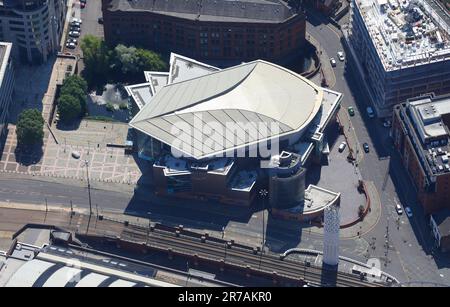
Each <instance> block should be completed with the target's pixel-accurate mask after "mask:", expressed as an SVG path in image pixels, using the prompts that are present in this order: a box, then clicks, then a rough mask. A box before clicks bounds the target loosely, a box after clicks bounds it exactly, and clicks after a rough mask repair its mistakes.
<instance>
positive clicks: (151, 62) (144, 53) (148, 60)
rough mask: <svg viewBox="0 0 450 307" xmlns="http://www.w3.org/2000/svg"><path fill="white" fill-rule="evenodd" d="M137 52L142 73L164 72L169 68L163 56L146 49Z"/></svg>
mask: <svg viewBox="0 0 450 307" xmlns="http://www.w3.org/2000/svg"><path fill="white" fill-rule="evenodd" d="M136 52H137V55H138V58H139V62H140V63H139V65H140V68H141V73H142V71H144V70H153V71H162V70H165V69H166V68H167V65H166V63H165V62H164V61H163V59H162V58H161V55H159V54H157V53H155V52H153V51H150V50H146V49H137V50H136Z"/></svg>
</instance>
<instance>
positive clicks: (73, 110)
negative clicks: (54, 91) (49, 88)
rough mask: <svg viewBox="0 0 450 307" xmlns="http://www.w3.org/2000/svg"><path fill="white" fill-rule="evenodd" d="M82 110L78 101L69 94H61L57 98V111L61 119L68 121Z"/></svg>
mask: <svg viewBox="0 0 450 307" xmlns="http://www.w3.org/2000/svg"><path fill="white" fill-rule="evenodd" d="M81 111H82V108H81V104H80V101H79V100H78V99H77V98H76V97H74V96H71V95H62V96H60V97H59V99H58V112H59V116H60V118H61V120H62V121H64V122H69V121H71V120H73V119H75V118H77V117H78V116H80V114H81Z"/></svg>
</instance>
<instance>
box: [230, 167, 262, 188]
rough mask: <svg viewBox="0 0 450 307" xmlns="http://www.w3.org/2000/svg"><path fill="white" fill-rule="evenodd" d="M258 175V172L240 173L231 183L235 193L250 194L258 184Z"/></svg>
mask: <svg viewBox="0 0 450 307" xmlns="http://www.w3.org/2000/svg"><path fill="white" fill-rule="evenodd" d="M257 177H258V173H257V172H256V171H240V172H239V173H237V174H236V175H234V177H233V178H232V179H231V181H230V185H229V187H230V189H231V190H233V191H241V192H250V191H251V190H252V189H253V187H254V186H255V184H256V179H257Z"/></svg>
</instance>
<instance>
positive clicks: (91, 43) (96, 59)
mask: <svg viewBox="0 0 450 307" xmlns="http://www.w3.org/2000/svg"><path fill="white" fill-rule="evenodd" d="M81 50H82V51H83V58H84V64H85V69H84V76H85V78H86V80H87V81H88V83H89V86H91V87H93V86H95V85H99V84H103V83H105V82H106V80H107V78H108V75H109V72H110V69H111V68H110V64H111V63H110V60H111V50H109V48H108V46H107V45H106V44H105V42H104V41H103V40H102V39H101V38H98V37H95V36H93V35H86V36H85V37H83V39H82V40H81Z"/></svg>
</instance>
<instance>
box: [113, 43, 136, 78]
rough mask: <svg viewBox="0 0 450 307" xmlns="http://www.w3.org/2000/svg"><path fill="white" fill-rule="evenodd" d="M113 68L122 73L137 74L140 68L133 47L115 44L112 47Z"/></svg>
mask: <svg viewBox="0 0 450 307" xmlns="http://www.w3.org/2000/svg"><path fill="white" fill-rule="evenodd" d="M112 67H113V68H117V69H118V70H120V71H121V72H122V73H123V74H137V73H138V72H139V70H140V68H141V67H140V59H139V57H138V54H137V49H136V48H135V47H127V46H125V45H117V46H116V48H114V63H113V65H112Z"/></svg>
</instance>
